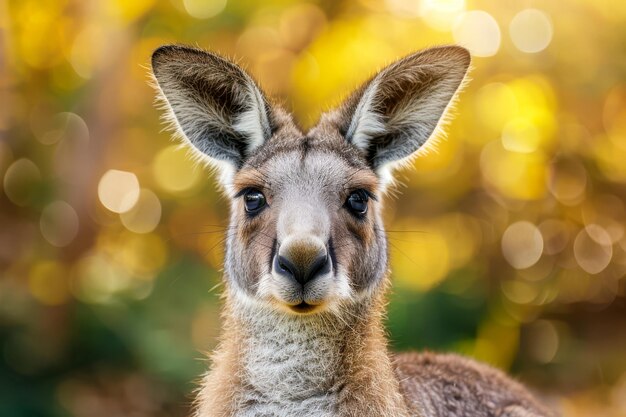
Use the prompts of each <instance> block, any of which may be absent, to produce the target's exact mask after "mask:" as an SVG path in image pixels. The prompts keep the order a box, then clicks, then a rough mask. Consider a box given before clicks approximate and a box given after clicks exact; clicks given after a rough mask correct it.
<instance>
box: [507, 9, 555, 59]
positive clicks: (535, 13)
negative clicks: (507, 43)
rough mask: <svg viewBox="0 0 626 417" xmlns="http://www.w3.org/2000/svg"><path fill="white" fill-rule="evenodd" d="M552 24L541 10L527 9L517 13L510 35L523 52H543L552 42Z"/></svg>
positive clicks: (510, 27) (512, 22) (510, 28)
mask: <svg viewBox="0 0 626 417" xmlns="http://www.w3.org/2000/svg"><path fill="white" fill-rule="evenodd" d="M552 31H553V30H552V22H551V20H550V18H549V17H548V15H546V13H544V12H543V11H541V10H537V9H525V10H522V11H521V12H519V13H517V14H516V15H515V17H513V20H511V23H510V24H509V34H510V35H511V40H512V41H513V44H514V45H515V47H516V48H517V49H519V50H520V51H522V52H527V53H536V52H541V51H543V50H544V49H546V48H547V47H548V45H550V42H551V41H552Z"/></svg>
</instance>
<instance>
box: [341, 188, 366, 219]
mask: <svg viewBox="0 0 626 417" xmlns="http://www.w3.org/2000/svg"><path fill="white" fill-rule="evenodd" d="M368 200H369V196H368V195H367V193H366V192H365V191H364V190H356V191H353V192H352V193H351V194H350V195H349V196H348V199H347V200H346V207H347V208H348V210H350V211H351V212H352V214H354V215H355V216H357V217H363V216H364V215H365V213H367V201H368Z"/></svg>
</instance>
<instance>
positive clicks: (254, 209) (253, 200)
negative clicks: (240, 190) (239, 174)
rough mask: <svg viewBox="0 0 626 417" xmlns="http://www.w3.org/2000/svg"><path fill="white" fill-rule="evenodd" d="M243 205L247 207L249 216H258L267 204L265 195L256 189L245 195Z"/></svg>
mask: <svg viewBox="0 0 626 417" xmlns="http://www.w3.org/2000/svg"><path fill="white" fill-rule="evenodd" d="M243 203H244V205H245V207H246V213H249V214H257V213H258V212H259V211H261V209H262V208H263V207H265V205H266V204H267V202H266V201H265V196H264V195H263V193H262V192H260V191H259V190H254V189H252V190H248V191H246V192H245V193H244V195H243Z"/></svg>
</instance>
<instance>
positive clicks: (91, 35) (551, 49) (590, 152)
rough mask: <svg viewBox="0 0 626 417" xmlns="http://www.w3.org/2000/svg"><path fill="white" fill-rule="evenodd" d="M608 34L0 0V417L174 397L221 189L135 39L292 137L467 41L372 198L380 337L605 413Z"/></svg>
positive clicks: (617, 367)
mask: <svg viewBox="0 0 626 417" xmlns="http://www.w3.org/2000/svg"><path fill="white" fill-rule="evenodd" d="M625 41H626V3H624V2H619V1H611V0H573V1H570V2H555V1H540V0H536V1H530V2H528V1H525V2H521V1H514V2H487V1H471V0H466V1H464V0H387V1H377V0H359V1H347V0H339V1H331V0H320V1H309V2H298V1H291V0H268V1H263V2H255V1H251V0H163V1H156V0H134V1H123V0H108V1H77V0H54V1H46V2H42V1H35V0H19V1H18V0H8V1H7V0H0V48H1V49H0V108H1V111H0V139H1V140H0V180H1V181H0V207H1V210H0V415H1V416H7V417H8V416H10V417H18V416H76V417H81V416H85V417H87V416H88V417H98V416H112V415H127V416H166V415H167V416H182V415H186V414H187V412H188V407H189V405H190V403H191V399H192V394H191V393H192V390H193V388H194V382H193V381H194V380H196V379H197V378H198V377H199V375H201V373H202V372H203V371H204V369H205V368H206V363H205V362H204V360H202V359H203V358H204V353H203V352H205V351H209V350H210V349H211V348H212V347H213V346H214V345H215V343H216V337H217V335H218V332H219V327H220V319H219V300H218V295H219V292H220V284H219V283H220V265H221V257H222V234H223V229H224V225H225V222H226V219H227V212H226V206H227V204H226V201H225V200H224V199H223V198H222V197H221V196H219V195H218V194H217V192H216V191H215V187H214V185H213V182H212V179H211V178H210V177H211V175H210V173H208V172H205V171H204V170H203V169H202V168H201V167H198V166H195V165H193V164H192V163H190V162H189V161H188V160H187V157H186V153H185V151H184V150H181V149H179V148H178V146H176V145H172V144H171V143H169V142H168V141H169V138H168V136H169V135H168V134H167V133H166V132H162V131H161V124H160V122H159V119H158V112H157V111H156V110H155V109H154V108H153V105H152V104H153V96H154V93H153V91H152V90H151V88H150V87H149V85H148V76H147V72H148V70H147V68H148V67H147V65H148V63H149V57H150V53H151V51H152V50H154V49H155V48H156V47H157V46H159V45H161V44H164V43H174V42H180V43H188V44H195V45H199V46H201V47H204V48H208V49H211V50H215V51H219V52H221V53H223V54H226V55H229V56H232V57H236V58H238V59H239V60H240V62H241V63H242V64H244V65H245V66H246V67H247V68H248V69H249V70H250V71H251V72H252V73H253V74H254V75H255V76H256V78H257V79H258V80H260V83H261V85H262V86H263V87H264V88H265V89H266V90H267V91H269V92H270V93H271V94H272V95H273V96H274V97H275V98H276V99H277V100H278V101H279V102H281V103H283V104H284V106H285V107H287V108H289V109H292V110H293V111H294V113H295V114H296V116H297V118H298V119H299V120H300V122H301V123H302V125H303V126H305V127H306V126H311V125H312V124H313V123H314V122H315V120H316V118H317V117H318V115H319V113H320V112H321V111H322V110H323V109H326V108H329V107H330V106H332V105H334V104H336V103H337V102H338V101H339V100H340V99H341V98H342V97H344V96H345V95H346V94H347V93H349V92H350V91H351V89H353V88H354V87H355V86H356V85H358V83H360V82H362V81H363V80H365V79H367V78H368V77H369V76H370V75H371V74H372V73H373V72H374V71H375V70H376V69H378V68H380V67H381V66H383V65H384V64H386V63H388V62H390V61H391V60H393V59H395V58H397V57H399V56H402V55H403V54H406V53H409V52H410V51H414V50H418V49H421V48H424V47H427V46H431V45H437V44H446V43H459V44H462V45H465V46H467V47H468V48H469V49H470V50H471V51H472V53H473V55H474V63H473V71H472V74H471V76H472V78H473V80H472V82H471V83H470V84H469V85H468V87H467V88H466V90H465V92H464V93H463V94H462V96H461V98H460V101H459V103H458V106H457V107H458V108H457V112H456V113H457V114H458V116H457V117H456V119H455V120H454V121H452V122H451V123H450V124H449V127H448V132H449V134H448V139H447V140H442V141H439V143H438V145H437V146H436V149H434V150H432V149H431V151H430V152H427V153H425V154H424V155H423V156H422V157H420V158H419V159H417V160H416V161H415V163H414V169H413V170H406V171H403V173H402V176H403V177H402V178H403V179H402V180H403V182H404V183H405V184H406V186H405V187H401V188H400V189H399V191H400V193H401V194H402V195H401V196H398V198H391V199H389V201H388V203H387V204H388V210H387V214H386V224H387V226H388V228H389V236H390V242H391V245H392V249H391V255H392V265H391V266H392V271H393V280H394V289H393V293H392V297H391V303H390V314H389V329H390V334H391V338H392V344H393V346H394V348H402V349H410V348H430V349H441V350H454V351H459V352H463V353H465V354H469V355H472V356H474V357H477V358H479V359H481V360H485V361H487V362H490V363H493V364H495V365H497V366H500V367H502V368H505V369H511V370H512V371H513V372H514V373H516V374H517V375H518V376H519V377H520V378H521V379H523V380H525V381H528V382H530V383H531V384H533V385H534V386H535V387H537V389H538V390H541V391H542V392H544V393H545V394H546V395H547V396H549V397H550V400H551V401H552V403H553V404H554V406H555V407H557V408H559V409H560V410H562V412H563V413H564V414H565V415H568V416H600V415H602V416H607V417H614V416H625V415H626V355H625V354H624V353H625V352H626V278H624V276H625V274H626V235H625V230H624V228H625V225H626V211H625V210H626V209H625V207H624V204H625V201H626V190H625V185H626V163H625V161H626V82H625V79H626V77H625V76H626V49H625V48H624V42H625Z"/></svg>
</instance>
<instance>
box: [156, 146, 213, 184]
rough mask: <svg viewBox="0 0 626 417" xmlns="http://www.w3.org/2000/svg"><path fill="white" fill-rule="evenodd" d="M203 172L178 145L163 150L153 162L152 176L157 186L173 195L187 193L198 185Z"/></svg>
mask: <svg viewBox="0 0 626 417" xmlns="http://www.w3.org/2000/svg"><path fill="white" fill-rule="evenodd" d="M201 172H202V171H201V170H200V169H199V168H198V166H197V165H196V164H195V163H194V162H192V161H190V160H189V158H188V157H187V155H186V151H185V150H184V149H181V148H180V146H178V145H172V146H168V147H167V148H165V149H163V150H162V151H161V152H159V153H158V154H157V156H156V157H155V158H154V161H153V162H152V175H153V176H154V179H155V180H156V182H157V184H159V186H160V187H161V188H163V189H164V190H166V191H169V192H173V193H180V192H183V191H186V190H188V189H190V188H192V187H193V186H194V185H196V184H198V182H199V180H200V173H201Z"/></svg>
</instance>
